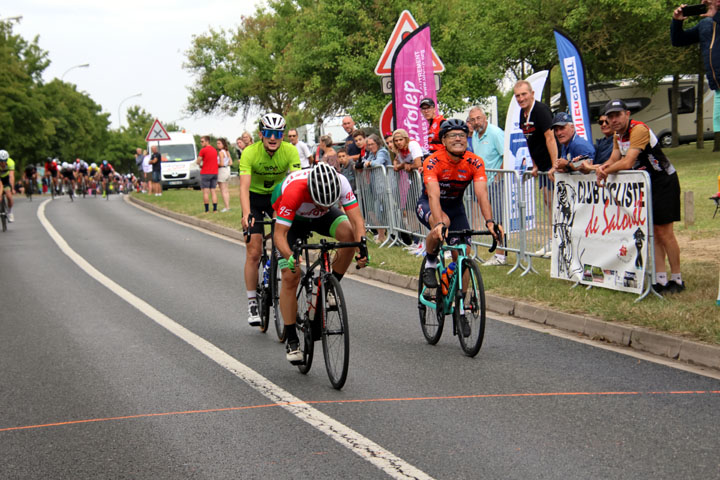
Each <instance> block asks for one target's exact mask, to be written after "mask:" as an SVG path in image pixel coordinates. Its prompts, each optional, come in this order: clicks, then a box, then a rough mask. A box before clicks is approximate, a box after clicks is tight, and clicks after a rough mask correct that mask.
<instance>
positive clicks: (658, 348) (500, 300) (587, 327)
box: [126, 196, 720, 370]
mask: <svg viewBox="0 0 720 480" xmlns="http://www.w3.org/2000/svg"><path fill="white" fill-rule="evenodd" d="M126 198H128V200H129V201H130V202H132V203H135V204H138V205H140V206H142V207H143V208H147V209H148V210H151V211H154V212H156V213H159V214H161V215H165V216H167V217H170V218H173V219H175V220H178V221H181V222H184V223H188V224H190V225H194V226H196V227H200V228H204V229H207V230H209V231H211V232H215V233H218V234H220V235H224V236H227V237H230V238H233V239H235V240H240V241H244V238H243V236H242V233H241V232H239V231H237V230H235V229H232V228H229V227H223V226H221V225H217V224H214V223H212V222H208V221H206V220H202V219H199V218H195V217H191V216H188V215H184V214H181V213H177V212H173V211H170V210H167V209H164V208H161V207H158V206H156V205H153V204H151V203H147V202H144V201H142V200H140V199H138V198H135V197H133V196H128V197H126ZM348 274H349V275H357V276H360V277H363V278H367V279H370V280H375V281H377V282H381V283H386V284H388V285H392V286H395V287H399V288H404V289H408V290H412V291H417V288H418V279H417V278H416V277H411V276H408V275H401V274H399V273H395V272H390V271H388V270H380V269H377V268H373V267H367V268H364V269H362V270H355V269H349V270H348ZM486 302H487V308H488V310H490V311H492V312H495V313H499V314H503V315H508V316H511V317H515V318H520V319H523V320H527V321H531V322H533V323H539V324H543V325H548V326H551V327H554V328H557V329H560V330H565V331H568V332H573V333H577V334H579V335H583V336H586V337H588V338H591V339H593V340H597V341H603V342H608V343H612V344H616V345H622V346H625V347H630V348H632V349H635V350H639V351H642V352H646V353H651V354H653V355H658V356H661V357H666V358H671V359H674V360H678V361H680V362H684V363H689V364H693V365H700V366H703V367H708V368H712V369H716V370H720V346H716V345H710V344H706V343H701V342H697V341H693V340H687V339H684V338H682V337H678V336H674V335H669V334H666V333H660V332H656V331H653V330H650V329H647V328H643V327H636V326H631V325H624V324H620V323H613V322H607V321H604V320H600V319H597V318H592V317H587V316H583V315H577V314H572V313H564V312H557V311H554V310H551V309H549V308H546V307H543V306H540V305H535V304H531V303H526V302H522V301H520V300H514V299H511V298H506V297H501V296H498V295H492V294H487V293H486Z"/></svg>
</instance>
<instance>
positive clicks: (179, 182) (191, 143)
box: [148, 132, 200, 190]
mask: <svg viewBox="0 0 720 480" xmlns="http://www.w3.org/2000/svg"><path fill="white" fill-rule="evenodd" d="M168 135H170V140H166V141H164V142H148V151H151V149H150V147H151V146H153V145H157V146H158V151H159V152H160V155H161V156H162V181H161V184H162V188H163V190H165V189H167V188H184V187H193V188H194V189H196V190H197V189H199V188H200V167H199V166H198V165H197V164H196V163H195V160H196V159H197V148H196V147H195V138H194V137H193V136H192V135H191V134H189V133H186V132H168Z"/></svg>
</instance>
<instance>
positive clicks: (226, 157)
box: [216, 138, 232, 213]
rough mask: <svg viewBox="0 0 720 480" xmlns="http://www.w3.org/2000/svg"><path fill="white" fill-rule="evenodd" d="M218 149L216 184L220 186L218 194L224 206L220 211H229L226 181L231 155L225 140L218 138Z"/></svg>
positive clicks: (228, 192)
mask: <svg viewBox="0 0 720 480" xmlns="http://www.w3.org/2000/svg"><path fill="white" fill-rule="evenodd" d="M216 145H217V150H218V180H217V182H218V186H220V196H222V199H223V203H224V204H225V208H223V209H222V210H220V213H225V212H229V211H230V189H229V188H228V182H229V181H230V166H231V165H232V157H230V152H229V151H228V144H227V140H225V139H224V138H218V141H217V142H216Z"/></svg>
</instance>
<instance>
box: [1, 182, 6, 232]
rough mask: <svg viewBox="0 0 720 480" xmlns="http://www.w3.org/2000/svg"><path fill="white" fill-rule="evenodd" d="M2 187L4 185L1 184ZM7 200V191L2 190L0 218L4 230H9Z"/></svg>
mask: <svg viewBox="0 0 720 480" xmlns="http://www.w3.org/2000/svg"><path fill="white" fill-rule="evenodd" d="M0 188H2V186H0ZM6 202H7V200H5V192H2V200H0V219H2V231H3V232H5V231H7V203H6Z"/></svg>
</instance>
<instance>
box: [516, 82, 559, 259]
mask: <svg viewBox="0 0 720 480" xmlns="http://www.w3.org/2000/svg"><path fill="white" fill-rule="evenodd" d="M513 94H514V95H515V100H516V101H517V103H518V105H519V106H520V129H521V130H522V132H523V135H525V140H526V141H527V145H528V150H530V158H532V162H533V167H532V171H531V174H532V176H533V177H537V176H538V172H547V176H544V175H543V176H541V177H540V178H539V181H538V184H539V186H540V190H541V191H542V192H543V201H544V203H545V209H546V211H547V216H546V218H548V220H549V219H550V218H552V215H551V213H552V191H553V181H554V180H555V178H554V176H553V173H554V172H555V168H554V166H555V163H556V162H557V160H558V148H557V143H556V142H555V135H554V134H553V131H552V128H551V127H552V119H553V117H552V112H551V111H550V108H549V107H548V106H547V105H545V104H544V103H542V102H538V101H537V100H535V92H534V91H533V89H532V85H530V82H528V81H526V80H520V81H518V82H517V83H515V86H514V87H513ZM551 243H552V242H551V241H548V242H547V243H546V244H545V245H544V246H543V248H541V249H540V250H538V251H537V252H535V253H536V254H537V255H548V254H549V253H550V248H551Z"/></svg>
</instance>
